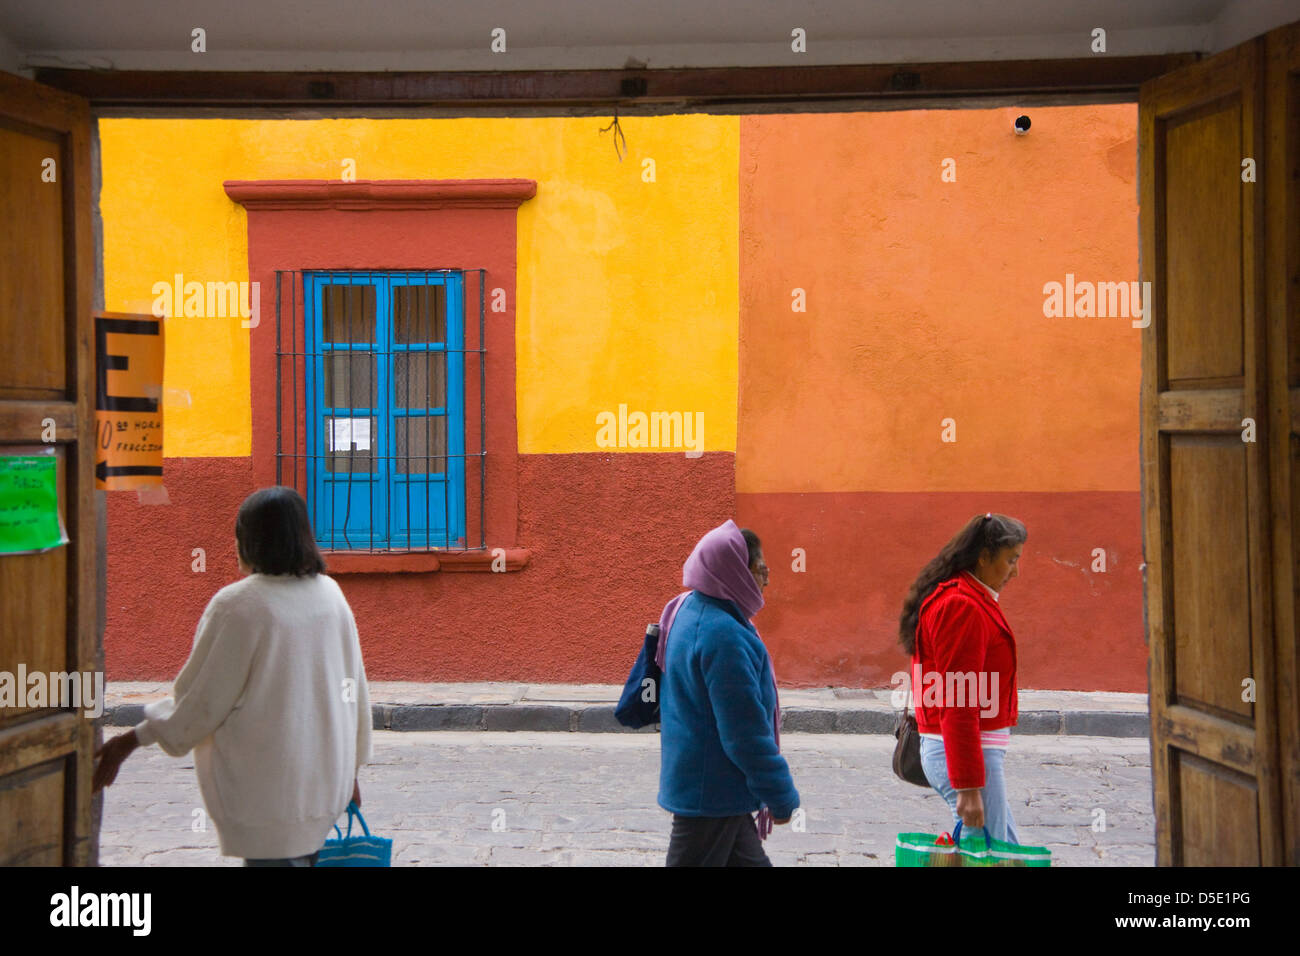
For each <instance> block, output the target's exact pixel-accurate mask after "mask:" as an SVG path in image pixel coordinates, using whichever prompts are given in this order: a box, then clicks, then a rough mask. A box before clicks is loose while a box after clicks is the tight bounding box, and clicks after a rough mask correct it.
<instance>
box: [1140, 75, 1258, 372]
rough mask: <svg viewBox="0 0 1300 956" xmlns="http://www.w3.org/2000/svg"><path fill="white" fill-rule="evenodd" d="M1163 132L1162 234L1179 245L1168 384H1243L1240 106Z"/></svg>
mask: <svg viewBox="0 0 1300 956" xmlns="http://www.w3.org/2000/svg"><path fill="white" fill-rule="evenodd" d="M1163 129H1164V143H1163V144H1161V145H1160V146H1157V149H1158V150H1159V155H1160V157H1161V158H1162V159H1163V160H1164V175H1165V185H1164V208H1165V217H1164V218H1165V228H1166V232H1167V234H1168V235H1173V236H1177V237H1178V241H1177V242H1171V243H1169V244H1168V246H1167V254H1166V257H1165V270H1164V273H1165V274H1164V281H1165V290H1166V291H1165V301H1166V306H1167V313H1166V314H1167V315H1168V316H1170V317H1172V319H1173V321H1172V322H1171V324H1170V325H1168V326H1167V332H1168V339H1167V350H1166V353H1165V354H1166V363H1167V365H1166V371H1165V378H1166V379H1167V380H1168V381H1170V382H1171V383H1172V384H1177V383H1179V382H1180V381H1183V380H1186V381H1188V382H1190V383H1194V382H1196V381H1198V380H1217V379H1239V378H1240V376H1241V375H1242V354H1243V353H1242V315H1241V306H1242V301H1241V283H1242V261H1241V260H1242V250H1241V221H1242V209H1241V202H1242V190H1241V188H1240V171H1241V129H1242V116H1241V100H1240V98H1239V97H1236V96H1232V97H1228V98H1226V99H1222V100H1219V101H1216V102H1212V103H1210V104H1207V105H1206V106H1205V107H1202V108H1199V109H1195V110H1189V111H1188V112H1187V113H1185V114H1183V115H1180V116H1174V117H1171V118H1170V119H1169V120H1168V121H1167V122H1166V123H1165V124H1164V126H1163ZM1234 183H1235V184H1236V186H1237V188H1233V184H1234ZM1225 184H1226V186H1225ZM1206 223H1213V224H1214V228H1205V225H1206Z"/></svg>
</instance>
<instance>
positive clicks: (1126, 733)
mask: <svg viewBox="0 0 1300 956" xmlns="http://www.w3.org/2000/svg"><path fill="white" fill-rule="evenodd" d="M371 712H372V714H373V719H374V723H373V727H374V729H375V730H397V731H405V730H498V731H521V730H527V731H553V732H577V733H597V734H601V733H624V734H627V733H654V730H655V728H654V727H646V728H642V729H641V730H632V729H630V728H628V727H624V726H623V725H622V724H620V723H619V722H618V721H617V720H616V719H615V718H614V705H613V704H588V705H575V704H569V703H555V704H537V703H526V704H525V703H519V704H374V705H372V707H371ZM143 719H144V705H143V704H118V705H116V706H109V707H106V708H105V709H104V717H103V722H104V724H105V725H106V726H109V727H132V726H134V725H135V724H138V723H139V722H140V721H141V720H143ZM894 721H895V714H894V711H892V710H883V709H880V708H865V707H864V708H861V709H857V710H848V709H835V710H829V709H818V708H814V707H790V708H783V709H782V710H781V730H782V731H784V732H785V733H794V734H886V735H890V736H892V735H893V733H894ZM1014 732H1015V733H1017V734H1038V735H1043V734H1047V735H1051V734H1059V735H1071V736H1089V737H1146V736H1149V735H1150V732H1151V718H1150V717H1149V716H1148V715H1147V714H1145V713H1136V712H1117V711H1095V710H1092V711H1088V710H1035V711H1024V710H1022V711H1021V712H1020V719H1019V722H1018V724H1017V725H1016V729H1015V731H1014Z"/></svg>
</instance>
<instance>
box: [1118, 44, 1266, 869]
mask: <svg viewBox="0 0 1300 956" xmlns="http://www.w3.org/2000/svg"><path fill="white" fill-rule="evenodd" d="M1263 57H1264V40H1263V38H1257V39H1255V40H1252V41H1250V42H1248V43H1245V44H1242V45H1241V46H1239V47H1236V48H1234V49H1232V50H1228V51H1225V52H1224V53H1221V54H1219V55H1217V56H1215V57H1212V58H1210V59H1208V60H1205V61H1203V62H1201V63H1197V64H1194V65H1192V66H1189V67H1186V68H1184V69H1181V70H1178V71H1175V72H1174V73H1171V74H1168V75H1166V76H1163V77H1158V78H1157V79H1155V80H1152V81H1151V82H1149V83H1146V84H1144V85H1143V87H1142V90H1141V94H1140V98H1139V130H1140V133H1139V136H1140V139H1139V159H1140V163H1141V214H1140V223H1139V228H1140V238H1141V270H1142V278H1143V280H1144V281H1149V282H1151V283H1152V290H1153V293H1154V295H1153V298H1154V308H1153V310H1152V311H1153V315H1152V322H1151V326H1150V327H1149V328H1147V329H1145V330H1144V331H1143V333H1142V334H1143V359H1142V362H1143V383H1142V390H1143V402H1142V475H1143V478H1142V488H1143V510H1144V550H1145V556H1146V562H1147V623H1148V642H1149V645H1150V707H1151V722H1152V733H1151V749H1152V771H1153V774H1152V776H1153V785H1154V790H1155V794H1154V796H1155V801H1154V802H1155V807H1156V831H1157V833H1156V836H1157V839H1156V854H1157V860H1158V861H1159V862H1160V863H1162V864H1173V865H1180V864H1197V863H1199V864H1209V863H1221V864H1254V863H1260V862H1264V863H1278V862H1281V861H1282V859H1283V857H1284V853H1283V842H1282V821H1281V801H1280V791H1279V778H1278V756H1277V740H1278V736H1277V734H1278V727H1277V720H1278V712H1279V710H1278V708H1279V700H1278V698H1277V686H1276V659H1275V645H1274V640H1273V614H1274V605H1273V600H1274V581H1273V572H1274V569H1273V563H1272V560H1271V551H1272V540H1273V538H1272V532H1273V528H1272V521H1271V507H1272V498H1271V492H1270V484H1269V482H1270V463H1269V462H1270V459H1269V455H1270V449H1271V448H1272V445H1270V435H1271V432H1270V425H1269V403H1268V395H1269V372H1268V365H1267V353H1266V350H1265V340H1266V332H1267V322H1266V312H1265V308H1264V305H1265V303H1264V294H1263V291H1264V268H1263V266H1264V249H1263V223H1264V203H1263V192H1262V190H1260V189H1259V188H1258V183H1257V182H1250V181H1245V180H1243V178H1242V169H1243V160H1245V159H1248V158H1249V159H1253V160H1255V161H1256V163H1257V164H1258V161H1259V159H1260V157H1262V156H1263V153H1264V142H1265V140H1264V124H1263V95H1264V94H1263ZM1245 419H1249V422H1246V421H1244V420H1245ZM1251 423H1253V428H1254V431H1253V434H1252V433H1251V432H1250V430H1249V429H1247V427H1246V426H1247V425H1248V424H1251ZM1248 439H1253V440H1248ZM1243 682H1245V683H1244V686H1243ZM1251 682H1253V687H1254V696H1252V694H1251V687H1252V685H1251ZM1243 694H1244V696H1243Z"/></svg>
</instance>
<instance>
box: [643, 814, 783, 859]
mask: <svg viewBox="0 0 1300 956" xmlns="http://www.w3.org/2000/svg"><path fill="white" fill-rule="evenodd" d="M668 865H669V866H771V865H772V861H771V860H769V859H768V858H767V854H766V853H764V852H763V841H762V840H760V839H759V838H758V827H756V826H755V825H754V818H753V817H752V816H750V815H749V814H748V813H742V814H740V815H739V816H735V817H682V816H678V815H677V814H675V813H674V814H673V832H672V836H671V837H669V838H668Z"/></svg>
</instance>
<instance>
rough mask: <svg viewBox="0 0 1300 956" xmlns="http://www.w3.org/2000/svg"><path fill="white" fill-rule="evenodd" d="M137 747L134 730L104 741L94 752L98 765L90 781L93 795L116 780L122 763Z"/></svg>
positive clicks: (138, 742)
mask: <svg viewBox="0 0 1300 956" xmlns="http://www.w3.org/2000/svg"><path fill="white" fill-rule="evenodd" d="M138 746H140V741H139V740H137V739H136V736H135V731H134V730H128V731H127V732H126V733H124V734H122V735H120V736H118V737H114V738H113V739H112V740H106V741H104V744H103V746H101V747H100V748H99V749H98V750H96V751H95V756H96V757H98V758H99V764H98V766H96V767H95V776H94V777H93V778H92V780H91V787H92V792H93V793H98V792H99V791H100V790H103V789H104V788H105V787H107V786H109V785H110V784H112V782H113V781H114V780H116V779H117V771H118V768H119V767H121V766H122V761H123V760H125V759H126V758H127V757H129V756H130V755H131V751H133V750H135V748H136V747H138Z"/></svg>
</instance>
